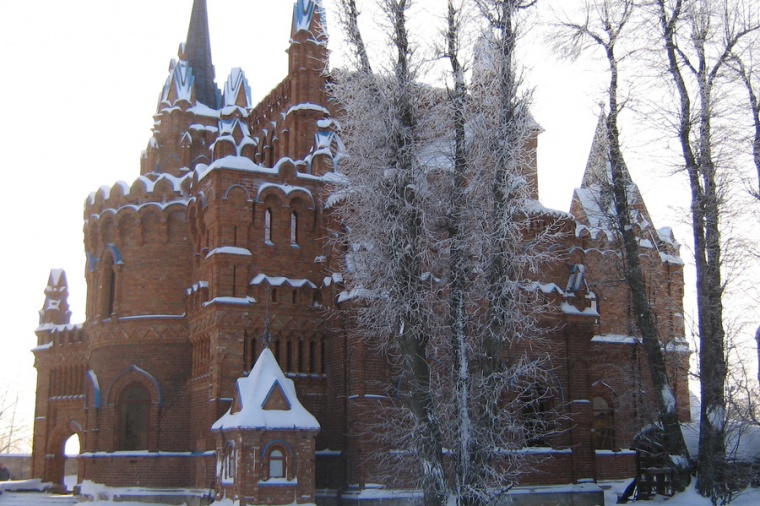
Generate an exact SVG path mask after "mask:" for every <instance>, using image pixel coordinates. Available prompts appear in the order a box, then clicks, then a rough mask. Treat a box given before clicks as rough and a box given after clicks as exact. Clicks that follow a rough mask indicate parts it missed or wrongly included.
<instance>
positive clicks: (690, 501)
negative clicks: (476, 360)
mask: <svg viewBox="0 0 760 506" xmlns="http://www.w3.org/2000/svg"><path fill="white" fill-rule="evenodd" d="M628 483H630V481H629V480H626V481H609V482H602V483H600V484H599V485H600V486H601V487H602V488H603V489H604V506H612V505H614V504H617V498H618V494H621V493H622V492H623V490H625V487H626V486H627V485H628ZM1 504H2V503H0V505H1ZM629 504H641V505H646V504H665V505H667V506H711V503H710V500H709V499H705V498H704V497H700V495H699V494H697V492H696V491H695V490H694V480H692V482H691V485H689V487H688V488H687V489H686V490H685V491H684V492H682V493H680V494H676V495H675V496H673V497H662V496H656V497H655V498H654V499H652V500H651V501H637V502H635V503H633V502H632V503H629ZM731 504H732V505H733V506H758V505H760V489H758V488H753V489H747V490H745V491H744V492H742V493H740V494H738V496H737V497H736V498H735V499H734V500H733V501H732V502H731Z"/></svg>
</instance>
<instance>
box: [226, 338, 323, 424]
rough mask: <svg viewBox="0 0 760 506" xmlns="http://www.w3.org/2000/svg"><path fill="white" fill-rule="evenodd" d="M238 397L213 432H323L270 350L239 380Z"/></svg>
mask: <svg viewBox="0 0 760 506" xmlns="http://www.w3.org/2000/svg"><path fill="white" fill-rule="evenodd" d="M235 397H236V399H235V401H234V402H233V407H232V408H230V409H229V411H227V413H226V414H224V415H223V416H222V417H221V418H220V419H219V420H217V421H216V422H214V425H212V426H211V428H212V430H224V429H301V430H319V429H320V425H319V422H318V421H317V419H316V418H314V415H312V414H311V413H309V411H308V410H307V409H306V408H304V407H303V405H302V404H301V402H300V401H299V400H298V396H297V395H296V387H295V384H294V383H293V381H292V380H290V379H288V378H286V377H285V374H284V373H283V372H282V369H280V366H279V364H278V363H277V359H276V358H275V357H274V354H273V353H272V351H271V350H270V349H269V348H265V349H264V350H263V351H262V352H261V354H260V355H259V358H258V359H257V360H256V364H255V365H254V366H253V369H252V370H251V373H250V374H249V375H248V376H247V377H245V378H240V379H238V380H237V389H236V392H235ZM235 408H238V409H235ZM277 408H280V409H277ZM283 408H284V409H283Z"/></svg>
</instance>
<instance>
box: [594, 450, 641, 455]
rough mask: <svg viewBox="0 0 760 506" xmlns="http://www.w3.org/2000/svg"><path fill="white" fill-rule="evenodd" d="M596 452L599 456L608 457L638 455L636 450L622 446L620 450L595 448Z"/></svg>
mask: <svg viewBox="0 0 760 506" xmlns="http://www.w3.org/2000/svg"><path fill="white" fill-rule="evenodd" d="M594 453H596V455H597V457H607V456H610V455H612V456H623V455H636V450H631V449H629V448H621V449H620V450H594Z"/></svg>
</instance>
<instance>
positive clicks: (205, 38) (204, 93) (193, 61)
mask: <svg viewBox="0 0 760 506" xmlns="http://www.w3.org/2000/svg"><path fill="white" fill-rule="evenodd" d="M185 58H186V59H187V62H188V64H189V65H190V67H191V68H192V69H193V75H194V76H195V96H196V99H197V100H198V102H201V103H202V104H205V105H207V106H209V107H213V108H216V107H218V105H219V104H218V97H219V91H218V89H217V87H216V83H215V82H214V77H215V76H214V64H213V63H212V61H211V37H210V35H209V29H208V12H207V9H206V0H193V12H192V14H191V16H190V26H189V27H188V29H187V41H186V42H185Z"/></svg>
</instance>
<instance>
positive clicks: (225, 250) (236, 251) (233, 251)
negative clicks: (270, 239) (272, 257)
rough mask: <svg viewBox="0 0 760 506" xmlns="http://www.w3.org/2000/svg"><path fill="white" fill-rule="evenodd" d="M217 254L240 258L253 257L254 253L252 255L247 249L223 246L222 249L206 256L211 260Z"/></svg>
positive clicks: (215, 249) (213, 250)
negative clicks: (238, 256)
mask: <svg viewBox="0 0 760 506" xmlns="http://www.w3.org/2000/svg"><path fill="white" fill-rule="evenodd" d="M216 254H226V255H240V256H247V257H250V256H253V253H251V252H250V251H249V250H248V249H246V248H239V247H237V246H222V247H221V248H214V249H212V250H211V251H209V252H208V254H207V255H206V258H210V257H211V256H213V255H216Z"/></svg>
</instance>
